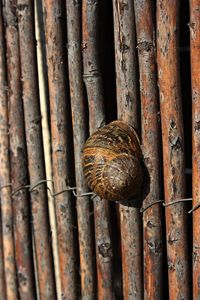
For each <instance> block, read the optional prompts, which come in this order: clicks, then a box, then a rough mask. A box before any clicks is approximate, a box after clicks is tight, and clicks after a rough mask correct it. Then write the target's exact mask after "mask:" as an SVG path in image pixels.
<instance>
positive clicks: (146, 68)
mask: <svg viewBox="0 0 200 300" xmlns="http://www.w3.org/2000/svg"><path fill="white" fill-rule="evenodd" d="M134 7H135V20H136V32H137V48H138V57H139V70H140V94H141V117H142V121H141V122H142V151H143V157H144V164H145V167H146V173H147V174H146V177H147V178H145V182H144V200H143V206H144V207H146V206H147V205H149V204H151V203H153V202H154V201H156V200H157V199H161V198H160V197H161V193H160V190H161V182H160V177H161V176H160V154H161V152H160V139H161V136H160V134H161V132H160V123H159V100H158V90H157V68H156V49H155V31H154V23H153V11H152V9H153V7H152V1H151V0H145V1H142V2H141V1H140V0H134ZM143 247H144V260H143V261H144V263H143V269H144V299H154V300H159V299H162V298H163V294H162V287H163V278H162V270H163V268H162V255H163V253H162V251H163V250H162V222H161V205H160V204H157V205H154V206H152V207H151V208H149V209H148V210H147V211H146V212H144V213H143Z"/></svg>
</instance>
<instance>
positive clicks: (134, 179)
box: [83, 121, 143, 201]
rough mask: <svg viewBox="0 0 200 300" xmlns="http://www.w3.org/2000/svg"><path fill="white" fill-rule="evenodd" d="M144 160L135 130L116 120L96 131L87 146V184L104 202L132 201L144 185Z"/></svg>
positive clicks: (85, 152)
mask: <svg viewBox="0 0 200 300" xmlns="http://www.w3.org/2000/svg"><path fill="white" fill-rule="evenodd" d="M141 158H142V151H141V148H140V141H139V138H138V135H137V133H136V131H135V129H134V128H133V127H131V126H129V125H128V124H126V123H124V122H122V121H113V122H111V123H110V124H108V125H106V126H104V127H102V128H100V129H98V130H97V131H96V132H94V133H93V134H92V135H91V136H90V137H89V138H88V140H87V141H86V143H85V145H84V148H83V172H84V175H85V179H86V183H87V184H88V186H89V188H90V189H91V190H92V191H93V192H94V193H95V194H97V195H98V196H100V197H101V198H103V199H107V200H111V201H112V200H113V201H123V200H129V199H131V198H132V197H133V196H135V195H136V194H137V193H138V192H139V190H140V187H141V185H142V181H143V171H142V165H141Z"/></svg>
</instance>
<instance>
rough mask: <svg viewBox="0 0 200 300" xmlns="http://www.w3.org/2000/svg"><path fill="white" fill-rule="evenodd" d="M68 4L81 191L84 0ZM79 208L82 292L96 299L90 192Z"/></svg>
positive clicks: (79, 189) (83, 189) (81, 186)
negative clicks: (82, 18)
mask: <svg viewBox="0 0 200 300" xmlns="http://www.w3.org/2000/svg"><path fill="white" fill-rule="evenodd" d="M66 8H67V36H68V66H69V82H70V96H71V108H72V123H73V133H74V154H75V171H76V192H77V194H78V195H80V194H82V193H85V192H87V191H88V188H87V186H86V183H85V179H84V174H83V170H82V149H83V146H84V143H85V141H86V139H87V136H88V133H87V119H86V109H85V106H86V99H85V94H84V86H83V78H82V51H81V44H82V39H81V1H80V3H79V4H78V5H77V3H75V2H73V1H66ZM76 208H77V217H78V236H79V248H80V271H81V272H80V273H81V296H82V298H84V299H88V300H89V299H91V300H92V299H95V259H94V255H95V253H94V245H93V242H94V241H93V238H92V234H93V230H92V223H91V201H90V198H89V197H88V196H84V197H77V201H76Z"/></svg>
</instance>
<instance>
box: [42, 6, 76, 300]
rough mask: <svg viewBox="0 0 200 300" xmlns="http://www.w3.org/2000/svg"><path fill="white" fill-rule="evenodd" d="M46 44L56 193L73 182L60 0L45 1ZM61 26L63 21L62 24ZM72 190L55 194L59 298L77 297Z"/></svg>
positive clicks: (71, 298) (71, 299)
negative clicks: (59, 277) (60, 294)
mask: <svg viewBox="0 0 200 300" xmlns="http://www.w3.org/2000/svg"><path fill="white" fill-rule="evenodd" d="M44 3H45V10H46V43H47V63H48V79H49V93H50V108H51V134H52V159H53V180H54V189H55V192H59V191H60V190H62V189H64V186H65V185H72V183H71V176H70V169H69V161H70V149H69V147H68V145H69V132H68V128H69V127H70V126H71V125H70V124H69V122H71V120H68V119H67V110H69V109H70V103H69V98H68V95H67V93H66V88H67V87H66V86H67V85H66V83H67V79H66V74H65V70H66V66H65V65H64V56H63V54H64V52H63V45H64V44H63V39H62V17H61V16H62V8H61V1H59V0H56V1H55V0H50V1H49V0H46V1H45V2H44ZM63 25H64V24H63ZM71 201H72V199H71V192H70V191H67V192H65V193H62V194H60V195H58V196H57V197H56V200H55V205H56V217H57V233H58V251H59V261H60V275H61V286H62V288H61V290H62V297H63V298H66V299H70V300H73V299H76V298H77V293H78V289H77V287H76V270H75V248H74V236H73V220H72V203H71Z"/></svg>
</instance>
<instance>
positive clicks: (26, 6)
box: [17, 0, 56, 300]
mask: <svg viewBox="0 0 200 300" xmlns="http://www.w3.org/2000/svg"><path fill="white" fill-rule="evenodd" d="M17 4H18V5H17V10H18V21H19V42H20V57H21V74H22V87H23V106H24V117H25V129H26V145H27V151H28V166H29V175H30V184H31V186H34V185H35V184H37V183H39V182H41V180H44V179H45V164H44V153H43V143H42V130H41V113H40V105H39V93H38V77H37V61H36V45H35V32H34V3H33V1H31V0H18V1H17ZM31 211H32V222H33V227H32V229H33V235H34V241H35V250H36V259H37V268H38V281H39V295H40V300H44V299H49V300H54V299H55V297H56V296H55V295H56V291H55V279H54V269H53V259H52V248H51V240H50V228H49V219H48V203H47V191H46V183H41V184H39V185H37V187H35V188H34V189H33V190H32V191H31Z"/></svg>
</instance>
